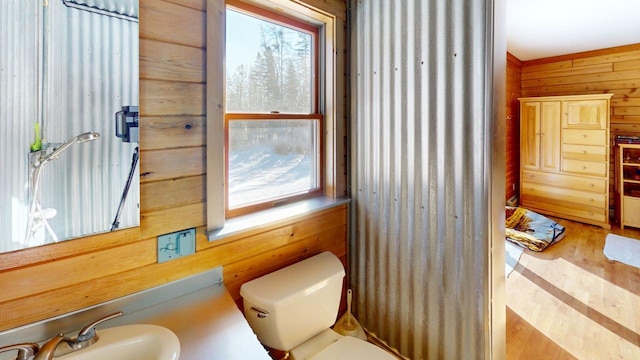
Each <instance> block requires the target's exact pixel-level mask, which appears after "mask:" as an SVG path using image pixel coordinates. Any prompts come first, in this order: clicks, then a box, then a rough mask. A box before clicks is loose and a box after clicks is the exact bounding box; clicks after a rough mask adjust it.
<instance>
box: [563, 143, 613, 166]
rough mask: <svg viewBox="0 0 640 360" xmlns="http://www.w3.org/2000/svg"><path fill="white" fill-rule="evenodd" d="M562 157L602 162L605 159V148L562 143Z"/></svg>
mask: <svg viewBox="0 0 640 360" xmlns="http://www.w3.org/2000/svg"><path fill="white" fill-rule="evenodd" d="M562 158H563V159H569V160H581V161H591V162H601V163H604V162H606V161H607V148H606V147H604V146H590V145H572V144H564V145H562Z"/></svg>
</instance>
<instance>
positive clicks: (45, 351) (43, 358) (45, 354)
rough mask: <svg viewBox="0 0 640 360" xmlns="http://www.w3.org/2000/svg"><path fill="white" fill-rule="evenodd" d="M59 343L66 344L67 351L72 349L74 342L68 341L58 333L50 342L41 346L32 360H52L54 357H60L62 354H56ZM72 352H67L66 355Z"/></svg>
mask: <svg viewBox="0 0 640 360" xmlns="http://www.w3.org/2000/svg"><path fill="white" fill-rule="evenodd" d="M61 342H64V343H66V344H67V345H68V348H69V349H73V346H74V345H75V341H74V340H73V339H70V338H68V337H66V336H64V334H63V333H60V334H58V335H56V336H54V337H53V338H52V339H51V340H49V341H47V343H46V344H44V345H42V347H41V348H40V350H39V351H38V353H37V354H36V357H35V358H34V359H33V360H50V359H53V356H54V355H58V356H59V355H62V352H60V353H56V349H57V348H58V345H60V343H61ZM72 351H74V350H71V351H68V352H66V353H70V352H72Z"/></svg>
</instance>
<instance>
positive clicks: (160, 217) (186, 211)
mask: <svg viewBox="0 0 640 360" xmlns="http://www.w3.org/2000/svg"><path fill="white" fill-rule="evenodd" d="M206 223H207V220H206V218H205V204H204V203H196V204H189V205H182V206H179V205H176V206H173V207H171V208H168V209H162V210H156V211H149V212H143V213H142V214H141V215H140V236H141V237H142V238H147V237H152V236H155V235H162V234H166V233H170V232H174V231H179V230H184V229H189V228H193V227H198V226H204V225H205V224H206Z"/></svg>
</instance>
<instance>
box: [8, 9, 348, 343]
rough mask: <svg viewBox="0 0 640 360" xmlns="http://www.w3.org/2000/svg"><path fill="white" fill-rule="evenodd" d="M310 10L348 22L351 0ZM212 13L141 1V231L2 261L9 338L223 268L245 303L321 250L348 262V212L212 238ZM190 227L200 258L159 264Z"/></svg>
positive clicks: (236, 296)
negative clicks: (248, 289) (278, 273)
mask: <svg viewBox="0 0 640 360" xmlns="http://www.w3.org/2000/svg"><path fill="white" fill-rule="evenodd" d="M309 2H310V4H311V6H314V7H318V8H321V9H323V10H324V11H327V12H331V11H341V13H339V14H337V16H338V17H339V18H346V10H345V4H344V2H343V1H341V0H319V1H316V0H309ZM205 9H206V2H205V1H204V0H166V1H162V0H140V44H141V45H140V77H141V81H140V112H141V119H140V122H141V125H140V148H141V155H140V170H141V172H140V173H141V188H140V191H141V195H140V202H141V204H140V205H141V225H140V227H137V228H133V229H125V230H121V231H117V232H114V233H106V234H99V235H95V236H90V237H86V238H83V239H81V240H74V241H67V242H63V243H59V244H53V245H47V246H42V247H38V248H32V249H25V250H21V251H15V252H11V253H5V254H0V284H2V286H3V289H7V291H4V290H3V291H0V331H2V330H6V329H10V328H13V327H17V326H20V325H24V324H27V323H30V322H34V321H38V320H42V319H45V318H49V317H53V316H58V315H62V314H65V313H67V312H70V311H74V310H78V309H81V308H84V307H87V306H91V305H95V304H98V303H101V302H104V301H108V300H112V299H115V298H118V297H121V296H125V295H128V294H131V293H134V292H137V291H141V290H144V289H148V288H151V287H155V286H158V285H162V284H165V283H167V282H170V281H175V280H178V279H181V278H184V277H187V276H190V275H194V274H197V273H200V272H203V271H206V270H209V269H211V268H213V267H216V266H219V265H222V266H224V276H225V284H226V285H227V286H228V287H229V288H230V289H231V291H230V292H231V294H232V296H233V297H234V299H235V300H236V302H239V300H240V296H239V287H240V285H241V284H242V283H243V282H245V281H248V280H251V279H253V278H255V277H257V276H260V275H262V274H265V273H268V272H270V271H273V270H276V269H279V268H281V267H284V266H286V265H289V264H291V263H293V262H296V261H298V260H301V259H304V258H307V257H309V256H312V255H315V254H316V253H319V252H321V251H325V250H329V251H332V252H333V253H334V254H336V255H337V256H338V257H340V258H341V260H342V261H343V262H344V263H345V264H346V251H347V250H346V247H347V246H346V239H347V206H346V205H342V206H340V207H337V208H333V209H328V210H323V211H319V212H315V213H312V214H308V215H306V216H300V217H296V218H293V219H289V220H282V221H277V222H274V223H272V224H268V225H265V226H260V227H257V228H255V229H252V230H250V231H246V232H243V233H239V234H234V235H233V236H230V237H228V238H226V239H224V240H221V241H216V242H211V243H210V242H209V241H208V240H207V238H206V235H205V224H206V210H205V208H206V206H205V205H206V200H205V196H206V189H205V186H204V184H205V183H206V168H205V159H204V154H205V146H206V140H205V133H206V130H205V121H204V119H205V89H206V84H205V83H204V74H205V72H206V69H205V64H204V57H203V54H204V53H205V49H204V44H205V13H204V11H205ZM339 31H341V29H339ZM340 43H343V41H341V42H340ZM338 50H339V51H340V52H343V51H344V49H338ZM340 83H344V84H346V83H347V82H346V81H340ZM188 228H196V253H195V254H194V255H190V256H186V257H182V258H179V259H175V260H172V261H169V262H165V263H162V264H159V263H157V262H156V256H157V255H156V254H157V240H156V238H157V236H158V235H162V234H165V233H169V232H172V231H177V230H182V229H188ZM52 335H53V334H52Z"/></svg>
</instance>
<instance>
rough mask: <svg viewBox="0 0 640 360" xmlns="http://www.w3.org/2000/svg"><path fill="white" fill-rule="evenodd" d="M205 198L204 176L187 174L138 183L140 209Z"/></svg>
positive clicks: (194, 201)
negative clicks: (174, 177) (186, 175)
mask: <svg viewBox="0 0 640 360" xmlns="http://www.w3.org/2000/svg"><path fill="white" fill-rule="evenodd" d="M205 200H206V190H205V176H204V175H198V176H189V177H182V178H177V179H169V180H164V181H153V182H146V183H141V184H140V211H142V212H143V213H146V212H149V211H151V210H158V209H162V208H169V207H174V206H179V205H186V204H192V203H203V202H205Z"/></svg>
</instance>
